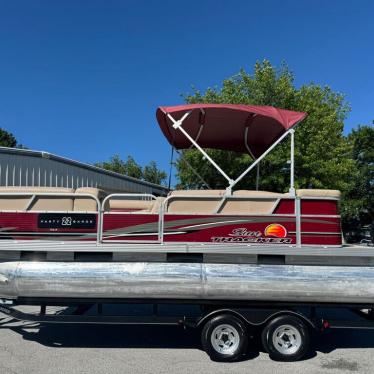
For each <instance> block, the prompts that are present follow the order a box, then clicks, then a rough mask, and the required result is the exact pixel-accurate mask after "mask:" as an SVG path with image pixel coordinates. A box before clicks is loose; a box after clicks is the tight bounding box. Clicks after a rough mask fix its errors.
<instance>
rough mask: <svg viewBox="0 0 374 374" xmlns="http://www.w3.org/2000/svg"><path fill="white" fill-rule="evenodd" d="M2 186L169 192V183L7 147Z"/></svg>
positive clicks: (0, 168)
mask: <svg viewBox="0 0 374 374" xmlns="http://www.w3.org/2000/svg"><path fill="white" fill-rule="evenodd" d="M0 186H41V187H68V188H79V187H97V188H102V189H105V190H108V191H115V192H137V193H151V194H154V195H158V196H164V195H166V194H167V193H168V189H167V188H166V187H163V186H159V185H157V184H153V183H149V182H144V181H141V180H138V179H135V178H132V177H128V176H125V175H122V174H118V173H115V172H112V171H108V170H105V169H101V168H98V167H96V166H93V165H89V164H84V163H82V162H78V161H74V160H70V159H68V158H65V157H61V156H56V155H53V154H51V153H48V152H41V151H33V150H29V149H18V148H7V147H0Z"/></svg>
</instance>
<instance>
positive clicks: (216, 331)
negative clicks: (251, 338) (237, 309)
mask: <svg viewBox="0 0 374 374" xmlns="http://www.w3.org/2000/svg"><path fill="white" fill-rule="evenodd" d="M246 330H247V329H246V326H245V324H244V323H243V322H242V321H241V320H240V319H239V318H237V317H235V316H232V315H230V314H223V315H219V316H215V317H213V318H212V319H210V320H209V321H208V322H207V323H206V324H205V325H204V327H203V329H202V332H201V342H202V346H203V349H204V351H205V352H206V353H207V354H208V355H209V356H210V358H211V359H213V360H216V361H235V360H237V359H238V358H239V357H240V356H241V355H243V354H244V353H245V351H246V348H247V331H246Z"/></svg>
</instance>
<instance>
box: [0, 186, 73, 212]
mask: <svg viewBox="0 0 374 374" xmlns="http://www.w3.org/2000/svg"><path fill="white" fill-rule="evenodd" d="M21 192H22V193H26V195H23V196H5V195H0V210H21V211H22V210H26V209H27V210H30V211H71V210H73V196H66V197H64V196H36V197H35V198H34V199H32V196H33V195H34V194H37V193H58V194H62V195H63V194H67V193H73V192H74V190H73V189H71V188H60V187H0V194H1V193H21Z"/></svg>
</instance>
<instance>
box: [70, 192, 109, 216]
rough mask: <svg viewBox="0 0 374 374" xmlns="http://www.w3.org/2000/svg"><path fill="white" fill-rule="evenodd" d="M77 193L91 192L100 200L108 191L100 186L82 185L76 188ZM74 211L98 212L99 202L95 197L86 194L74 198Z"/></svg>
mask: <svg viewBox="0 0 374 374" xmlns="http://www.w3.org/2000/svg"><path fill="white" fill-rule="evenodd" d="M75 194H76V195H79V194H90V195H93V196H95V197H96V198H98V199H99V200H100V201H102V200H103V199H104V197H105V196H106V195H107V193H106V192H105V191H104V190H101V189H99V188H92V187H80V188H77V189H76V190H75ZM74 211H78V212H79V211H80V212H96V211H97V203H96V201H95V200H94V199H92V198H90V197H88V196H87V197H86V196H82V197H80V198H76V197H75V198H74Z"/></svg>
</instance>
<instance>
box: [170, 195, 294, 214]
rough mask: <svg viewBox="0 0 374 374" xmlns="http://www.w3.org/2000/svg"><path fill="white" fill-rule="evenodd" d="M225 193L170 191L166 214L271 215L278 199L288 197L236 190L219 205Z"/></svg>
mask: <svg viewBox="0 0 374 374" xmlns="http://www.w3.org/2000/svg"><path fill="white" fill-rule="evenodd" d="M225 192H226V191H225V190H189V191H182V190H181V191H172V192H170V193H169V197H172V199H171V200H170V201H169V203H168V206H167V212H168V213H174V214H184V213H185V214H215V213H219V214H271V213H272V212H273V210H274V208H275V205H276V203H277V201H278V199H280V198H286V197H289V196H290V195H289V194H288V193H285V194H283V193H276V192H267V191H250V190H238V191H234V192H233V196H234V197H230V196H227V197H226V200H225V201H224V202H223V204H222V205H220V202H221V201H222V198H223V196H224V195H225ZM235 197H240V198H235ZM218 208H219V210H218V212H217V209H218Z"/></svg>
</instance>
